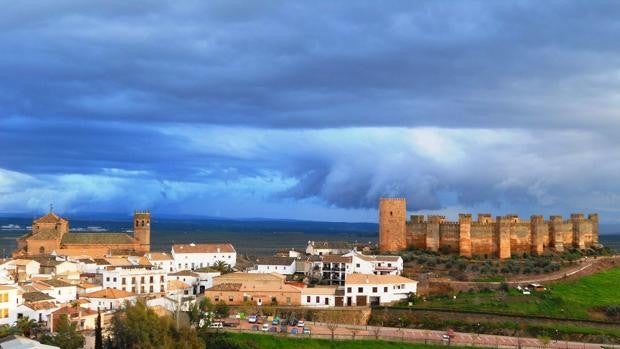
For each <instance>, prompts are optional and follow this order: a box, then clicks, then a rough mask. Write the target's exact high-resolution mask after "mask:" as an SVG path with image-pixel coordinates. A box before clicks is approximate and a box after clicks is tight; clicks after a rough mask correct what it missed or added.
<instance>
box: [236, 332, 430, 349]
mask: <svg viewBox="0 0 620 349" xmlns="http://www.w3.org/2000/svg"><path fill="white" fill-rule="evenodd" d="M228 336H230V340H231V341H232V342H234V343H237V344H239V345H240V346H241V347H242V348H246V347H248V348H257V349H282V348H296V349H332V348H333V349H366V348H373V349H396V348H403V349H436V348H439V346H434V345H425V344H407V343H399V342H386V341H375V340H368V341H367V340H356V341H353V340H345V341H333V342H332V341H330V340H327V339H307V338H304V339H296V338H283V337H279V336H271V335H261V334H248V333H229V334H228Z"/></svg>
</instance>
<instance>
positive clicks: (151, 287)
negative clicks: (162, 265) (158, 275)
mask: <svg viewBox="0 0 620 349" xmlns="http://www.w3.org/2000/svg"><path fill="white" fill-rule="evenodd" d="M149 292H150V293H153V285H151V286H149Z"/></svg>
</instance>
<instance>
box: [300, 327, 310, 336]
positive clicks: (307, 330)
mask: <svg viewBox="0 0 620 349" xmlns="http://www.w3.org/2000/svg"><path fill="white" fill-rule="evenodd" d="M301 333H303V334H308V335H309V334H310V329H309V328H307V327H304V330H303V331H301Z"/></svg>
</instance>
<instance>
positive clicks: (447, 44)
mask: <svg viewBox="0 0 620 349" xmlns="http://www.w3.org/2000/svg"><path fill="white" fill-rule="evenodd" d="M619 7H620V5H619V4H618V3H616V2H596V3H586V2H546V3H545V6H540V4H539V3H538V2H519V3H516V4H515V3H488V2H459V3H456V4H455V3H453V2H441V1H428V2H424V1H422V2H415V3H410V2H392V3H390V4H378V3H370V2H368V3H364V2H351V3H346V4H345V3H331V2H319V3H313V4H312V5H309V4H299V3H288V2H281V3H276V2H274V3H268V4H265V3H262V4H259V3H254V4H248V3H247V2H209V3H202V2H184V3H181V4H175V5H162V4H160V3H141V4H136V3H132V4H126V3H124V2H116V3H113V2H106V3H100V4H90V3H89V4H86V3H79V2H78V3H73V2H63V3H58V2H41V3H40V4H37V6H28V5H26V4H18V5H16V6H14V7H11V8H8V9H6V11H3V14H0V16H1V20H0V23H3V24H1V25H0V26H2V28H1V29H2V30H1V31H0V33H1V34H0V42H1V43H2V46H3V47H4V48H5V49H4V50H3V55H2V58H1V59H0V71H2V72H3V73H2V75H3V83H2V84H1V85H0V102H1V105H2V107H1V109H0V112H1V113H2V115H27V116H35V117H40V118H51V117H71V118H74V119H83V120H93V119H98V120H118V121H127V120H134V121H136V120H141V121H149V122H152V121H163V122H169V121H171V120H174V121H180V122H199V123H206V124H226V125H251V126H258V127H293V128H298V127H312V128H315V127H319V128H322V127H341V126H386V125H389V126H420V125H422V126H449V127H539V126H543V127H563V128H570V127H600V126H601V125H608V124H612V125H613V126H614V127H617V126H618V125H619V124H620V121H619V119H620V118H618V117H617V113H616V112H609V111H606V110H603V109H604V108H609V107H617V106H618V105H617V101H613V100H609V99H606V98H605V97H606V96H608V95H609V92H608V90H607V89H606V88H605V87H606V86H616V87H618V86H617V85H618V79H617V77H615V76H606V75H607V74H610V73H613V72H614V71H615V70H616V69H617V67H618V63H619V60H620V58H618V57H620V55H618V53H619V52H618V50H619V47H618V45H616V42H617V41H616V39H617V35H618V34H619V33H618V28H617V19H616V16H615V14H616V13H618V10H619V9H620V8H619ZM591 113H596V115H597V118H596V120H591V119H590V120H588V119H589V118H588V117H589V116H591Z"/></svg>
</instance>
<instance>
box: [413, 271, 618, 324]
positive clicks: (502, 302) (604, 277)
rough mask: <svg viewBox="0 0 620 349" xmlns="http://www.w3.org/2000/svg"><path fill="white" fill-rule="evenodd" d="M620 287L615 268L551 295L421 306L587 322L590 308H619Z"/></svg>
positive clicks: (486, 296) (469, 297) (559, 286)
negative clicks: (558, 317) (543, 316)
mask: <svg viewBox="0 0 620 349" xmlns="http://www.w3.org/2000/svg"><path fill="white" fill-rule="evenodd" d="M619 285H620V267H616V268H613V269H609V270H605V271H602V272H600V273H597V274H593V275H589V276H586V277H583V278H581V279H579V280H576V281H569V282H560V283H556V284H553V285H551V286H550V287H549V288H550V291H549V292H544V293H537V292H533V293H532V295H531V296H523V295H521V294H520V293H519V292H518V291H516V290H514V289H511V290H510V292H509V294H508V295H501V294H500V293H489V292H486V293H485V292H481V293H461V294H460V295H458V296H457V299H456V300H453V299H446V298H442V299H434V300H431V301H427V302H425V303H419V304H418V306H421V307H424V306H429V307H440V308H450V309H462V310H481V311H494V312H507V313H513V314H533V315H547V316H560V317H571V318H583V319H587V318H588V309H590V308H593V307H598V306H606V305H614V304H616V305H618V304H620V287H619Z"/></svg>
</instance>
